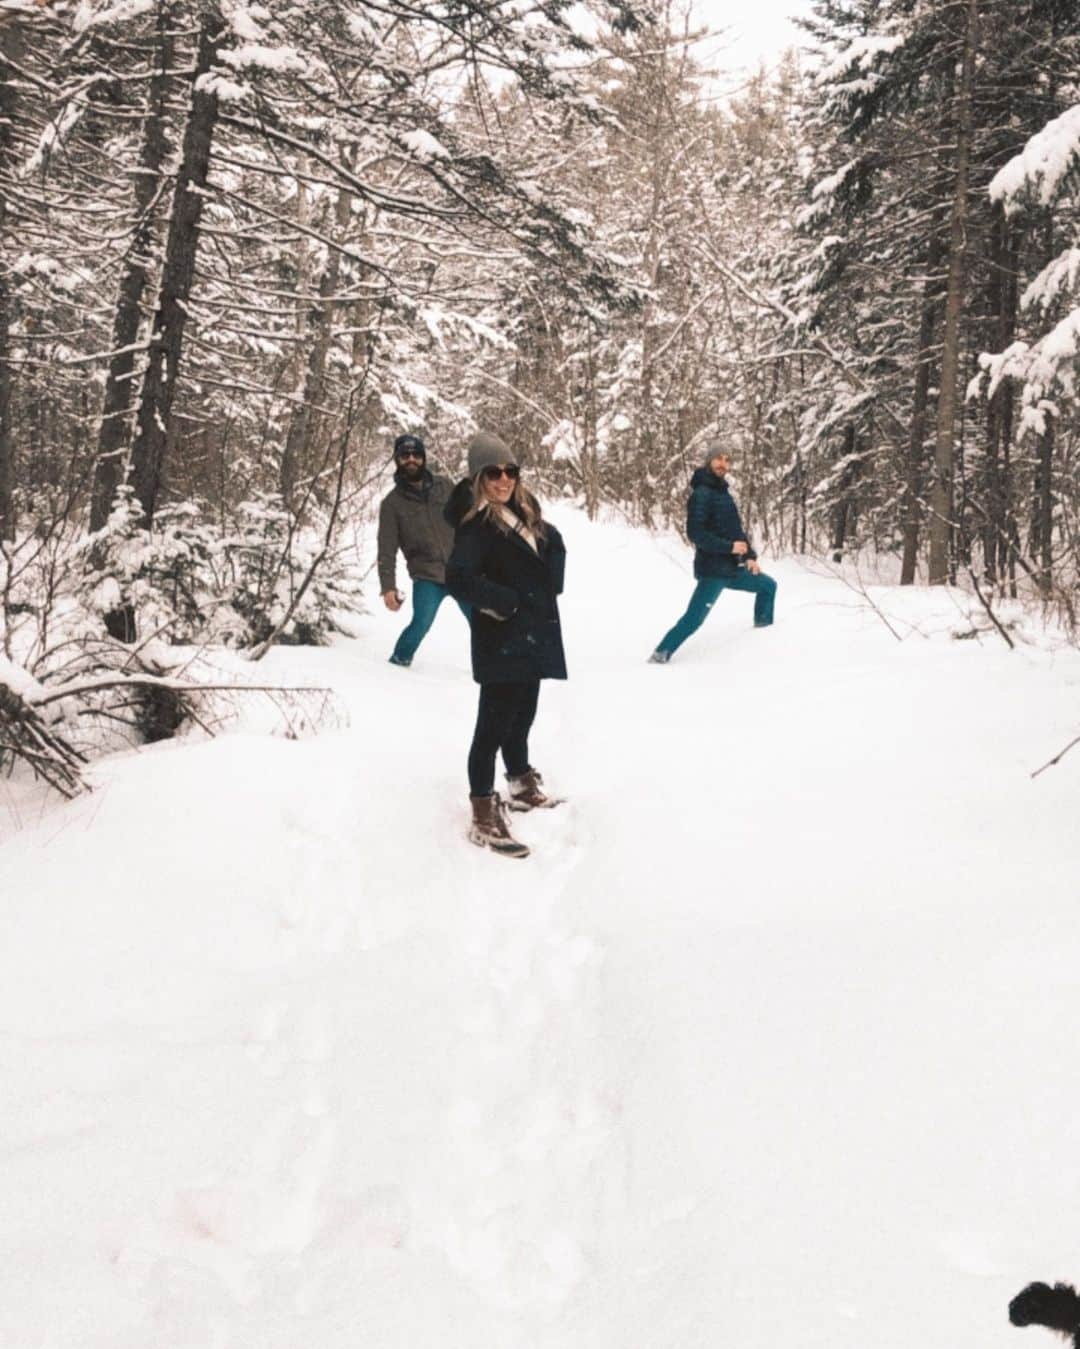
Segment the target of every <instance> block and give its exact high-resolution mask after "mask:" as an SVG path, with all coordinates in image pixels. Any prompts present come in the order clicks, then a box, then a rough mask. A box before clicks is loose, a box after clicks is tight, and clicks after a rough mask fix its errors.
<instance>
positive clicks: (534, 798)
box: [506, 768, 565, 810]
mask: <svg viewBox="0 0 1080 1349" xmlns="http://www.w3.org/2000/svg"><path fill="white" fill-rule="evenodd" d="M506 781H507V783H508V784H509V788H510V799H509V800H508V801H507V803H506V804H507V805H508V806H509V807H510V809H511V810H536V809H541V810H550V809H551V808H552V807H553V806H561V805H562V804H563V801H564V800H565V797H562V796H548V794H547V792H545V791H544V787H543V782H544V779H543V778H542V777H541V776H540V774H539V773H538V772H537V771H536V769H535V768H527V769H526V770H525V772H524V773H522V775H521V777H519V778H512V777H510V776H509V775H507V778H506Z"/></svg>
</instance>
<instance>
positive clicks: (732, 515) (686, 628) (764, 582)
mask: <svg viewBox="0 0 1080 1349" xmlns="http://www.w3.org/2000/svg"><path fill="white" fill-rule="evenodd" d="M730 468H731V458H730V456H729V455H728V453H727V451H726V450H724V449H723V447H722V446H720V445H717V444H715V443H714V444H712V445H710V446H709V451H708V458H707V460H706V462H705V466H704V467H703V468H699V469H698V470H697V472H696V473H695V474H694V476H693V478H692V479H691V480H690V488H691V490H690V500H689V501H688V502H687V507H686V532H687V534H688V535H689V536H690V542H691V543H692V544H693V545H694V548H695V552H694V576H695V577H696V578H697V586H696V587H695V588H694V593H693V595H691V597H690V603H689V605H688V606H687V610H686V613H685V614H683V616H682V618H680V619H679V621H678V622H677V623H676V624H675V626H674V627H673V628H672V629H671V631H670V632H667V633H665V635H664V636H663V637H662V638H661V639H660V644H659V646H657V648H656V650H655V651H654V652H653V653H652V655H651V656H650V657H649V660H650V661H651V662H652V663H653V664H654V665H666V664H667V663H668V661H669V660H670V659H671V658H672V656H673V655H674V654H675V652H676V651H678V649H679V647H680V646H682V644H683V642H685V641H686V639H687V638H688V637H690V636H692V635H693V634H694V633H695V632H697V630H698V628H700V627H701V625H702V623H704V622H705V620H706V618H708V616H709V611H710V610H711V609H712V607H713V605H714V604H715V603H716V601H717V599H718V598H719V597H720V592H721V591H723V590H745V591H748V592H749V593H750V594H752V595H753V596H754V627H755V628H767V627H769V626H770V624H771V623H772V621H773V605H774V602H775V599H776V582H775V581H774V580H773V579H772V577H771V576H766V575H765V573H764V572H763V571H762V570H761V567H760V565H759V564H758V560H757V553H755V552H754V550H753V548H752V547H751V546H750V540H749V539H748V538H747V537H746V531H745V530H744V529H743V524H742V520H741V519H740V518H739V508H738V506H736V504H735V498H734V497H733V496H732V495H731V490H730V488H729V487H728V482H727V476H726V475H727V473H728V471H729V470H730Z"/></svg>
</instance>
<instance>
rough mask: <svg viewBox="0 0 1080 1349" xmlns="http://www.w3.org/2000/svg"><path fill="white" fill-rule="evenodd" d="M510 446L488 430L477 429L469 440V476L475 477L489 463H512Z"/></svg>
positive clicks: (514, 461)
mask: <svg viewBox="0 0 1080 1349" xmlns="http://www.w3.org/2000/svg"><path fill="white" fill-rule="evenodd" d="M516 462H517V461H516V459H515V458H514V456H513V455H512V454H511V453H510V446H509V445H507V444H506V442H505V441H502V440H500V439H499V437H498V436H496V435H493V434H492V433H491V432H490V431H477V433H476V435H475V436H473V438H472V440H470V441H469V477H470V478H475V477H476V475H477V474H478V473H479V472H480V470H481V469H485V468H487V466H488V465H489V464H513V463H516Z"/></svg>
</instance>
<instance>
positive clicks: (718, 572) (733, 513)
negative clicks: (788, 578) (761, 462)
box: [686, 467, 757, 580]
mask: <svg viewBox="0 0 1080 1349" xmlns="http://www.w3.org/2000/svg"><path fill="white" fill-rule="evenodd" d="M686 532H687V535H688V536H689V538H690V542H691V543H692V544H693V545H694V548H695V549H696V552H695V553H694V575H695V576H696V577H697V578H698V579H699V580H700V579H701V578H703V577H718V576H729V577H730V576H737V575H738V572H739V568H740V567H741V566H742V565H743V564H744V563H746V562H748V561H750V560H752V559H754V558H756V557H757V553H755V552H754V550H753V548H750V547H749V540H748V539H747V537H746V531H745V530H744V529H743V525H742V520H740V519H739V508H738V506H736V505H735V498H734V497H733V496H732V495H731V493H730V492H729V491H728V485H727V479H726V478H718V477H717V476H716V474H715V473H714V472H713V471H712V469H711V468H708V467H705V468H699V469H698V470H697V472H696V473H695V474H694V476H693V477H692V478H691V479H690V500H689V501H688V502H687V504H686ZM740 541H741V542H743V543H745V544H747V545H748V548H747V551H746V552H745V553H743V554H742V556H741V557H740V556H739V555H738V554H736V553H733V552H732V551H731V550H732V547H733V545H734V544H736V543H738V542H740Z"/></svg>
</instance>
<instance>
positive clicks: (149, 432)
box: [131, 12, 224, 524]
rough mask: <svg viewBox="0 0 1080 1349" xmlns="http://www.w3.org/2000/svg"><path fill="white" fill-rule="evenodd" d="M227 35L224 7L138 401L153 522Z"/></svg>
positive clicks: (207, 65)
mask: <svg viewBox="0 0 1080 1349" xmlns="http://www.w3.org/2000/svg"><path fill="white" fill-rule="evenodd" d="M223 33H224V24H223V23H222V20H221V17H220V16H219V15H218V14H217V13H215V12H211V13H209V14H206V15H204V17H203V20H202V27H201V29H200V31H199V44H198V51H197V54H196V57H195V68H194V71H193V75H192V98H191V108H190V111H189V113H188V119H187V125H186V126H185V128H184V143H183V148H182V150H181V155H180V170H179V173H178V174H177V178H176V188H175V190H174V194H173V207H172V216H171V218H170V220H169V233H168V238H167V240H166V244H165V263H164V267H163V270H162V277H161V289H160V292H159V295H158V304H157V311H156V313H155V315H154V330H153V333H152V334H151V339H150V351H149V363H148V365H147V369H146V376H145V379H144V381H143V387H142V397H141V399H140V401H139V415H138V422H137V430H136V435H135V444H134V445H133V446H132V451H131V481H132V485H133V486H134V488H135V495H136V496H137V497H138V499H139V503H140V505H141V506H142V510H143V519H144V522H145V523H147V524H149V523H150V522H151V521H152V520H153V518H154V508H155V506H156V505H157V499H158V494H159V492H160V490H161V485H162V481H163V476H164V469H165V451H166V445H167V441H168V435H169V420H170V417H171V415H172V407H173V401H174V399H175V396H176V383H177V374H178V372H179V369H180V356H181V353H182V350H183V342H184V328H185V326H186V324H187V310H188V300H189V299H190V297H191V288H192V283H193V281H194V278H195V259H196V254H197V252H198V247H199V220H200V218H201V216H202V210H203V198H204V193H205V190H206V183H207V178H208V175H209V171H210V147H211V144H212V142H213V138H214V128H215V126H216V124H217V117H218V100H217V95H216V94H215V93H214V92H213V91H212V90H210V89H206V88H201V87H200V81H201V80H202V77H203V76H204V75H206V74H207V72H208V71H209V70H210V69H211V67H212V66H213V64H214V59H215V57H216V55H217V48H218V44H219V42H220V41H221V38H222V35H223Z"/></svg>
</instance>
